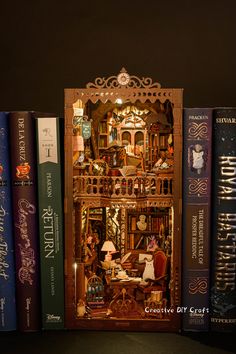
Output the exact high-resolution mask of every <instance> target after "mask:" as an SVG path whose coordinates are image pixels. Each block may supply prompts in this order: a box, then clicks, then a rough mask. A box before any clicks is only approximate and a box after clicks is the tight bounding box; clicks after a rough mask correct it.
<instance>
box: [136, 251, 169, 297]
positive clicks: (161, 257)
mask: <svg viewBox="0 0 236 354" xmlns="http://www.w3.org/2000/svg"><path fill="white" fill-rule="evenodd" d="M153 261H154V274H155V279H154V280H153V279H146V281H148V285H146V286H144V285H139V290H141V291H142V292H143V294H144V295H145V297H146V295H147V294H148V295H149V294H150V293H151V292H152V291H158V290H161V291H162V292H163V297H165V293H166V289H167V280H168V279H167V278H168V273H167V269H168V258H167V256H166V254H165V253H164V252H163V251H160V250H159V251H157V252H155V253H154V254H153Z"/></svg>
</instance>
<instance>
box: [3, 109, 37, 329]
mask: <svg viewBox="0 0 236 354" xmlns="http://www.w3.org/2000/svg"><path fill="white" fill-rule="evenodd" d="M34 117H35V113H34V112H26V111H25V112H19V111H18V112H11V113H10V115H9V124H10V139H11V147H10V154H11V181H12V201H13V228H14V238H15V262H16V300H17V317H18V328H19V330H20V331H35V330H38V329H39V328H40V283H39V245H38V219H37V218H38V216H37V190H36V187H37V181H36V154H35V119H34Z"/></svg>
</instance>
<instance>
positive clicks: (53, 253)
mask: <svg viewBox="0 0 236 354" xmlns="http://www.w3.org/2000/svg"><path fill="white" fill-rule="evenodd" d="M36 132H37V173H38V206H39V208H38V210H39V232H40V273H41V315H42V328H43V329H62V328H64V271H63V208H62V178H61V171H62V168H61V161H60V126H59V118H57V117H56V118H36Z"/></svg>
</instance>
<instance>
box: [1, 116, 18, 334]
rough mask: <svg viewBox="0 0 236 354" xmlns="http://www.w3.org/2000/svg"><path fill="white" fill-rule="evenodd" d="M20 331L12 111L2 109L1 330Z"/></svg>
mask: <svg viewBox="0 0 236 354" xmlns="http://www.w3.org/2000/svg"><path fill="white" fill-rule="evenodd" d="M13 330H16V301H15V263H14V240H13V227H12V205H11V183H10V157H9V128H8V113H5V112H0V331H13Z"/></svg>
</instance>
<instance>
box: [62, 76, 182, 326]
mask: <svg viewBox="0 0 236 354" xmlns="http://www.w3.org/2000/svg"><path fill="white" fill-rule="evenodd" d="M124 73H126V71H125V70H123V71H121V73H120V74H119V75H118V76H114V77H111V78H109V79H102V78H98V79H96V81H95V84H91V83H90V84H88V85H87V87H86V88H78V89H76V88H75V89H65V140H64V141H65V176H64V177H65V196H64V205H65V208H64V210H65V214H64V217H65V219H64V220H65V318H66V327H67V328H86V326H89V328H91V329H98V328H101V329H116V328H118V329H119V330H120V329H130V330H131V329H133V330H138V329H139V330H155V331H161V330H164V331H166V330H168V331H177V330H178V329H179V328H180V317H179V314H177V312H176V307H177V306H180V289H181V278H180V275H181V218H182V216H181V213H182V93H183V90H182V89H174V88H173V89H164V88H161V87H160V85H159V84H158V83H157V84H152V81H151V79H142V80H140V79H138V78H137V77H132V76H129V75H128V76H127V77H126V75H124ZM122 75H123V76H122ZM125 78H126V79H127V78H128V79H129V81H128V84H126V85H124V83H125V81H122V80H125ZM137 80H138V84H137ZM147 80H149V81H147ZM135 82H136V83H135ZM121 83H122V84H121ZM118 98H119V99H122V100H123V101H128V102H130V103H132V104H135V102H137V101H139V102H150V103H155V102H157V101H158V102H159V103H160V104H164V103H165V102H166V101H167V100H168V101H169V102H170V103H171V105H172V114H173V140H174V172H173V191H174V193H173V197H172V200H168V201H165V202H163V203H166V206H171V207H173V214H174V218H173V219H174V224H173V225H172V227H173V234H174V238H173V252H172V259H171V282H170V285H171V306H172V308H173V309H174V311H173V313H171V315H170V320H169V321H155V323H154V322H153V321H149V322H148V323H145V321H144V324H143V325H142V323H140V321H139V322H138V323H136V321H132V323H128V322H129V321H127V323H128V324H125V323H124V326H123V327H122V323H118V322H119V321H113V322H112V321H111V322H110V323H108V322H104V323H101V322H97V321H94V322H90V323H89V324H88V325H86V322H83V321H81V320H79V319H78V318H77V317H76V314H75V313H76V309H75V306H76V304H75V303H74V297H75V292H76V289H75V277H76V276H77V277H78V274H80V273H79V272H78V271H79V268H80V267H82V266H83V265H81V264H80V263H79V262H78V259H79V257H80V252H81V244H80V238H81V230H80V226H79V225H75V220H76V219H77V218H78V219H80V218H81V209H82V205H83V203H85V202H83V201H81V200H80V198H79V197H78V198H76V197H75V195H74V194H73V177H74V176H75V174H76V172H75V171H74V168H73V114H74V113H73V105H74V103H75V102H76V101H78V99H79V100H81V101H82V102H83V104H84V105H85V106H86V105H87V104H88V102H92V103H94V104H95V103H98V102H100V104H101V105H102V104H106V103H107V102H111V103H113V104H114V103H115V102H116V100H117V99H118ZM92 203H93V202H92V201H90V204H91V205H92ZM75 204H76V208H75ZM163 205H164V204H163ZM101 206H102V201H101ZM75 265H76V266H75ZM77 282H83V279H77ZM142 321H143V320H142ZM123 322H124V321H123Z"/></svg>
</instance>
